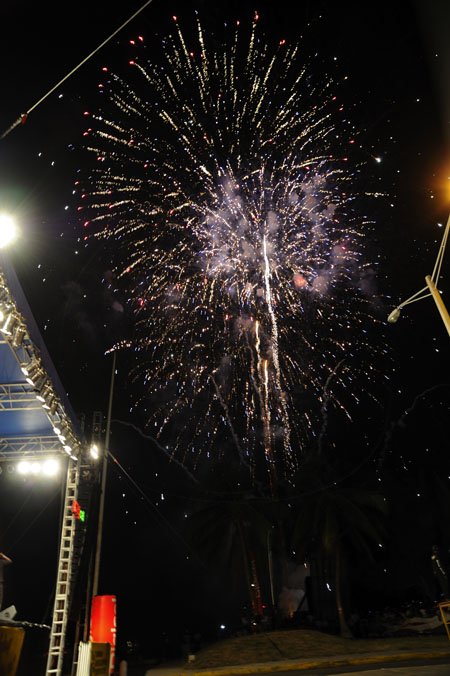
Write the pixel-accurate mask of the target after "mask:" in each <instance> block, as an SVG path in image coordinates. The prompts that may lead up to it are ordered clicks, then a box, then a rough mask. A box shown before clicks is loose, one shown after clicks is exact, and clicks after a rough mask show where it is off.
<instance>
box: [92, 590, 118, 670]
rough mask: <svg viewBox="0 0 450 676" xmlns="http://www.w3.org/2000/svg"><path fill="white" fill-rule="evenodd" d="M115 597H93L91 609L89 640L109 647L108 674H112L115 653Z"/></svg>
mask: <svg viewBox="0 0 450 676" xmlns="http://www.w3.org/2000/svg"><path fill="white" fill-rule="evenodd" d="M116 616H117V614H116V597H115V596H94V598H93V599H92V608H91V635H90V637H89V638H90V640H91V641H94V642H96V643H109V644H110V645H111V663H110V673H111V674H112V673H113V672H114V662H115V652H116V631H117V628H116Z"/></svg>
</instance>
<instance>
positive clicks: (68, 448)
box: [63, 444, 72, 455]
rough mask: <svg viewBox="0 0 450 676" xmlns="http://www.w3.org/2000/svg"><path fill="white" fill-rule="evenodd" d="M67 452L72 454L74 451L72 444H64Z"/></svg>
mask: <svg viewBox="0 0 450 676" xmlns="http://www.w3.org/2000/svg"><path fill="white" fill-rule="evenodd" d="M63 448H64V450H65V452H66V453H67V454H68V455H70V454H71V453H72V446H68V445H67V444H66V445H65V446H63Z"/></svg>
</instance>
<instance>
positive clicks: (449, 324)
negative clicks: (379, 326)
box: [388, 216, 450, 336]
mask: <svg viewBox="0 0 450 676" xmlns="http://www.w3.org/2000/svg"><path fill="white" fill-rule="evenodd" d="M449 231H450V216H449V217H448V220H447V225H446V226H445V230H444V234H443V236H442V242H441V244H440V247H439V251H438V255H437V258H436V262H435V264H434V269H433V273H432V274H431V275H427V276H426V277H425V282H426V286H425V287H424V288H423V289H420V291H417V293H415V294H414V295H413V296H410V298H407V299H406V300H405V301H403V302H402V303H400V305H397V307H396V308H394V309H393V310H392V312H391V313H390V314H389V316H388V322H389V323H391V324H394V323H395V322H396V321H397V320H398V318H399V317H400V311H401V310H402V308H404V307H405V305H409V304H410V303H415V302H416V301H418V300H422V299H423V298H428V297H429V296H431V297H432V298H433V300H434V302H435V303H436V307H437V309H438V311H439V314H440V315H441V319H442V321H443V322H444V326H445V328H446V329H447V333H448V335H449V336H450V315H449V313H448V310H447V308H446V307H445V304H444V301H443V300H442V296H441V294H440V292H439V290H438V288H437V283H438V280H439V276H440V273H441V266H442V260H443V258H444V252H445V247H446V244H447V240H448V235H449Z"/></svg>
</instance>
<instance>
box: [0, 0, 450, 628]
mask: <svg viewBox="0 0 450 676" xmlns="http://www.w3.org/2000/svg"><path fill="white" fill-rule="evenodd" d="M50 4H51V3H44V4H43V6H42V4H41V5H39V6H37V5H36V3H31V2H27V1H25V2H22V3H20V4H19V5H18V4H17V3H13V2H4V3H2V8H1V10H0V19H1V23H2V27H3V35H2V40H1V41H0V50H1V61H0V63H1V64H2V66H1V73H2V106H1V110H0V133H3V132H4V131H6V130H7V129H8V127H9V126H10V124H12V122H13V121H14V120H16V119H17V118H18V117H19V116H20V115H21V114H22V113H23V112H24V111H25V110H28V109H29V108H31V107H32V106H33V105H34V104H35V103H36V102H37V101H39V99H40V98H41V97H43V96H44V95H45V93H46V92H47V91H49V90H50V89H51V88H52V87H53V86H54V85H55V84H56V83H57V82H58V81H59V80H61V79H62V78H63V77H64V76H65V75H66V74H67V73H69V72H70V71H71V70H72V69H73V68H74V67H75V66H76V65H77V64H79V63H80V62H81V61H82V60H83V59H85V58H86V56H87V55H88V54H89V53H90V52H91V51H93V50H94V49H96V47H98V45H100V44H101V42H102V41H103V40H105V39H106V38H107V37H108V36H109V35H110V34H111V33H112V32H113V31H114V30H116V28H118V27H119V26H120V25H121V23H123V22H124V21H125V20H126V19H128V18H129V17H130V16H131V15H132V14H133V12H134V11H136V10H137V9H138V8H139V3H136V2H134V3H127V9H125V7H124V6H121V7H119V8H118V9H114V10H111V8H110V7H111V3H107V2H104V1H103V0H100V1H97V0H96V1H95V2H89V3H87V2H84V1H83V2H79V3H76V4H75V5H71V6H70V7H66V6H62V5H57V6H55V7H51V6H50ZM291 5H292V3H290V2H285V1H284V0H282V1H280V2H276V3H274V2H262V3H259V4H258V5H254V4H253V3H248V2H234V1H233V2H219V1H218V2H206V1H203V2H202V1H200V2H196V3H194V2H191V1H189V2H179V3H167V2H161V0H154V2H153V3H152V4H150V5H149V6H148V7H147V8H146V9H145V10H144V11H143V12H142V13H141V14H140V15H139V16H138V17H137V18H136V19H134V20H133V22H132V23H131V24H129V25H128V26H127V27H126V28H125V29H124V30H123V31H121V32H120V34H119V35H117V36H116V37H115V38H114V39H113V40H112V41H111V42H109V43H108V44H107V45H106V46H105V47H103V48H102V49H101V50H100V51H99V52H98V53H97V54H95V55H94V56H93V57H92V58H91V59H90V60H89V61H88V62H87V63H85V64H84V65H83V66H81V68H80V69H79V70H77V72H75V73H74V74H73V75H71V77H70V78H69V79H68V80H67V82H65V83H64V84H63V85H61V86H60V87H59V88H58V90H57V91H55V92H54V93H53V94H52V95H51V96H50V97H48V98H47V99H46V100H45V101H43V102H42V103H41V104H40V105H39V106H37V107H36V109H35V110H34V111H33V112H32V113H31V114H30V115H29V117H28V120H27V122H26V124H25V125H22V126H18V127H16V128H15V129H14V130H13V131H11V132H10V133H9V134H8V135H7V136H6V137H5V138H3V139H2V140H1V141H0V208H1V210H5V211H6V210H8V211H12V212H13V213H14V214H15V216H16V218H17V220H18V222H19V225H20V228H21V231H22V238H21V241H20V244H19V245H17V246H16V247H15V249H14V251H12V252H11V257H12V260H13V262H14V265H15V268H16V272H17V274H18V277H19V279H20V282H21V284H22V287H23V289H24V292H25V294H26V296H27V299H28V302H29V305H30V307H31V309H32V311H33V314H34V317H35V319H36V321H37V323H38V325H39V327H40V329H41V333H42V335H43V337H44V340H45V341H46V344H47V347H48V350H49V352H50V355H51V357H52V360H53V362H54V364H55V366H56V369H57V371H58V373H59V376H60V379H61V381H62V383H63V384H64V387H65V389H66V391H67V393H68V395H69V398H70V400H71V403H72V406H73V408H74V410H75V412H76V413H77V415H78V416H80V417H82V416H84V418H83V419H84V420H85V425H86V431H87V434H88V435H89V431H90V426H91V421H92V414H93V412H94V411H103V413H104V414H105V415H106V409H107V401H108V391H109V379H110V368H111V357H110V356H109V355H108V356H105V352H106V351H107V350H108V349H109V348H110V347H111V346H112V345H113V344H114V343H115V342H116V341H118V340H120V339H121V338H126V337H128V336H130V335H131V334H132V332H133V314H132V310H131V306H130V304H129V303H128V302H127V295H126V292H125V290H124V289H123V288H122V287H121V284H120V283H119V282H118V281H117V280H116V279H115V277H114V275H113V272H112V270H113V265H114V251H112V250H109V249H108V246H107V244H104V243H101V244H99V245H96V244H95V243H94V244H92V243H91V242H89V245H88V246H86V245H85V242H84V241H83V237H84V232H83V227H82V219H81V218H80V216H79V215H77V201H76V196H74V194H73V190H74V182H75V181H77V180H78V179H79V177H80V175H82V171H83V163H84V162H86V161H87V160H86V155H85V153H83V143H84V141H83V136H82V132H83V130H84V129H85V128H86V119H85V118H84V116H83V112H84V111H86V110H90V111H91V110H95V109H96V107H98V106H99V101H100V96H99V93H98V86H97V85H98V82H99V81H100V79H101V69H102V67H104V66H108V67H110V68H114V69H117V70H118V71H119V72H121V73H122V74H124V73H126V72H127V71H126V64H127V61H128V60H129V58H130V54H131V51H130V44H129V40H130V39H135V38H136V36H137V35H142V36H143V37H144V40H145V43H146V45H147V48H148V54H149V56H151V55H155V58H157V56H158V50H159V49H161V48H162V43H161V39H160V36H161V35H164V34H165V33H166V32H167V31H169V30H170V29H171V16H172V15H173V14H176V15H177V16H178V18H179V21H180V24H182V22H183V16H184V15H190V13H191V11H192V9H198V11H199V17H200V20H202V21H203V20H204V21H205V23H206V24H207V25H208V26H211V28H212V29H214V27H215V26H220V25H221V24H223V22H224V21H225V20H227V21H231V20H234V19H241V20H249V18H251V17H252V16H253V13H254V11H255V10H258V11H259V13H260V16H261V19H260V21H261V26H262V30H263V32H264V33H265V34H266V35H267V36H269V38H270V39H272V40H275V41H279V40H283V39H286V40H287V41H288V42H289V41H295V40H297V39H300V40H301V44H302V45H303V50H304V53H305V55H306V56H307V57H308V56H309V57H311V56H312V55H316V54H317V55H318V56H317V58H315V59H314V61H313V63H314V67H315V68H317V69H319V68H323V71H324V72H325V73H326V72H328V73H329V74H332V75H333V77H334V76H337V75H338V76H339V77H342V76H343V75H348V81H346V84H345V87H343V89H342V99H343V103H344V104H345V106H346V107H347V108H348V110H349V113H348V116H349V118H350V119H351V120H352V122H353V123H354V124H355V125H356V127H357V129H358V130H359V131H358V149H357V152H356V155H357V158H358V162H362V166H363V169H362V178H361V175H360V176H359V181H362V182H363V183H364V186H368V189H369V190H370V191H371V192H374V191H377V192H379V193H383V196H382V197H379V198H377V199H373V200H368V201H367V202H366V206H365V210H366V213H368V216H369V217H370V219H371V221H372V222H373V227H372V229H371V232H370V235H369V241H365V242H364V244H365V247H366V250H367V252H368V253H369V254H370V256H371V257H372V258H373V260H375V261H376V262H377V267H376V283H375V287H374V297H375V296H376V299H377V300H376V305H377V310H376V316H377V319H378V323H377V325H376V328H374V335H373V340H374V343H375V344H376V345H377V346H378V348H377V350H376V354H375V355H373V354H372V355H371V357H370V359H371V364H372V365H373V368H374V370H373V371H371V372H370V377H368V379H367V386H368V389H369V390H370V391H371V393H372V394H373V398H367V399H365V398H363V400H362V403H361V405H360V406H359V407H358V406H357V405H355V406H354V407H353V409H352V420H353V422H352V423H351V424H350V423H348V422H347V423H346V422H345V421H342V420H341V421H340V422H338V421H337V419H336V420H334V419H333V420H331V421H330V433H331V430H334V432H335V447H336V452H337V453H342V454H344V453H347V456H346V457H345V459H344V458H343V460H345V461H344V462H343V466H345V472H346V473H347V474H351V473H352V472H353V471H356V468H357V467H359V466H360V465H364V463H367V464H370V463H375V462H378V466H379V467H380V468H381V470H382V469H383V466H384V465H387V466H392V467H395V468H397V469H398V471H399V472H400V470H402V471H404V474H405V476H407V480H406V479H405V483H404V485H402V486H401V490H404V491H406V492H408V491H410V495H409V496H407V497H405V500H408V501H409V502H408V504H413V503H414V508H413V509H414V511H413V516H412V520H414V519H417V521H416V527H417V532H416V537H417V538H418V540H419V542H420V546H419V550H420V555H421V556H424V555H425V556H426V552H427V551H428V548H429V547H430V546H431V544H432V543H431V542H429V541H428V540H427V538H428V537H432V536H433V537H438V538H440V539H441V542H440V544H442V545H445V546H446V547H450V540H449V539H448V534H447V535H445V527H444V525H443V523H438V524H437V525H436V522H433V523H434V528H435V530H434V531H432V534H427V533H426V529H427V524H428V523H429V522H428V521H427V520H426V519H424V521H423V523H422V522H421V521H420V515H421V514H422V513H424V512H427V513H428V512H432V513H433V514H434V515H435V516H434V517H433V518H435V519H436V520H437V521H439V519H440V518H441V517H440V515H439V513H438V514H437V515H436V510H434V509H432V508H431V507H430V505H429V504H427V505H426V506H424V505H422V504H421V500H423V501H425V502H426V500H427V499H428V498H427V497H426V495H427V485H426V476H427V471H426V470H427V469H429V470H430V471H431V470H433V471H436V472H437V473H438V474H439V475H440V476H441V477H442V479H443V480H445V482H447V484H448V482H449V481H450V462H449V459H448V455H449V453H448V435H446V433H445V432H446V429H445V425H446V422H448V416H449V409H450V375H449V373H450V371H449V367H450V360H449V343H448V338H449V337H448V335H447V333H446V331H445V327H444V325H443V323H442V321H441V319H440V317H439V314H438V312H437V310H436V307H435V305H434V303H433V301H432V299H430V298H428V299H426V300H423V301H420V302H419V303H417V304H413V305H412V306H409V307H407V308H405V310H403V312H402V316H401V318H400V320H399V321H398V323H397V324H394V325H390V324H387V321H386V320H387V316H388V314H389V312H390V311H391V310H392V309H393V308H394V307H395V306H396V305H397V304H398V303H399V302H401V301H402V300H405V299H406V298H407V297H409V296H410V295H412V294H413V293H415V292H416V291H418V290H419V289H420V288H422V287H423V286H424V285H425V282H424V278H425V275H427V274H431V272H432V268H433V265H434V261H435V258H436V254H437V251H438V246H439V243H440V239H441V236H442V232H443V227H442V224H445V223H446V220H447V217H448V213H449V205H450V94H449V91H448V87H447V83H448V81H449V78H450V50H449V47H448V39H447V38H448V28H449V26H450V10H449V8H448V7H447V6H446V5H447V3H445V2H443V1H440V0H435V1H433V2H431V3H430V2H423V1H422V2H416V3H414V2H398V3H390V2H385V1H384V0H383V1H382V2H378V3H356V2H341V3H331V2H330V3H326V2H304V3H297V6H296V9H295V10H293V9H292V8H291ZM319 74H320V73H319ZM350 160H351V158H350ZM379 160H380V161H379ZM367 205H369V206H367ZM439 224H441V225H439ZM449 255H450V254H449V253H448V252H447V258H446V259H445V260H444V265H443V274H442V279H441V281H440V284H439V287H440V288H441V290H442V291H443V292H444V296H443V298H444V301H445V300H446V292H447V291H448V276H447V270H448V265H449V261H448V256H449ZM375 334H376V335H375ZM370 339H371V337H370V336H369V342H370ZM128 365H129V363H128V361H127V358H126V357H123V358H121V356H120V355H119V357H118V373H117V377H116V382H115V397H114V405H113V414H112V418H113V422H112V426H111V430H112V433H111V440H110V450H111V453H112V454H113V456H114V457H115V458H116V459H117V460H118V463H119V464H117V463H116V464H114V463H111V464H110V465H109V469H108V490H107V501H106V517H105V531H104V541H103V559H102V562H103V567H102V571H101V580H100V589H99V591H100V593H114V594H117V597H118V608H119V633H120V632H121V631H122V632H123V633H122V638H124V637H125V635H127V636H128V635H130V636H137V637H139V638H140V639H141V640H146V638H147V637H148V636H149V635H150V634H155V633H159V634H161V632H163V631H166V632H167V633H168V634H169V635H170V636H171V637H172V638H173V637H174V638H173V640H177V635H178V634H177V632H178V633H179V632H181V631H182V630H183V629H184V628H186V627H187V626H190V627H191V628H192V629H195V628H196V627H197V628H199V629H200V630H201V631H202V632H204V633H207V631H208V630H209V631H210V633H211V635H213V634H214V632H215V631H216V630H217V627H218V626H219V624H220V622H222V621H224V622H226V623H228V622H229V621H231V622H233V621H235V616H234V614H233V613H234V605H233V603H232V602H231V601H230V599H229V596H228V594H227V591H226V589H224V587H223V585H222V580H221V578H220V575H219V574H218V571H215V570H211V569H209V570H208V567H207V566H206V565H205V562H204V561H203V560H202V558H201V556H200V555H199V554H198V552H196V551H195V550H194V549H193V548H192V547H191V546H190V545H189V544H188V542H187V538H186V535H185V531H184V527H183V524H184V521H185V513H186V512H187V511H189V505H190V498H191V497H192V496H193V495H194V494H195V495H196V496H197V497H198V496H201V497H202V499H211V495H212V494H213V490H216V488H217V486H220V482H219V481H218V477H217V476H215V474H214V472H215V470H214V459H213V458H212V459H210V460H209V461H208V462H207V463H203V462H202V463H200V465H199V467H198V473H197V474H196V473H195V471H193V472H192V473H191V470H190V471H189V472H187V471H184V470H183V468H182V467H181V466H180V464H177V463H176V462H172V463H169V462H168V460H167V457H166V456H165V455H164V453H163V452H162V450H161V449H160V448H159V447H158V445H157V444H155V443H154V442H153V441H152V440H151V439H149V438H147V439H146V438H145V434H146V433H147V432H146V431H145V429H144V423H145V420H144V418H143V417H142V414H141V413H140V412H139V411H133V412H130V407H131V402H132V401H134V400H135V399H136V397H139V392H136V391H133V386H132V384H131V382H130V379H129V378H128V372H127V367H128ZM360 386H361V383H360ZM362 389H364V387H362ZM300 403H301V405H303V403H305V402H300ZM306 404H307V402H306ZM344 449H346V450H344ZM5 474H6V473H5ZM5 474H4V475H3V476H2V477H1V478H0V482H1V483H0V509H1V513H2V517H3V518H2V522H1V528H0V549H1V550H3V551H5V552H6V553H7V554H8V555H10V556H11V558H13V559H14V566H13V567H11V569H10V570H9V571H8V573H9V576H8V579H9V587H8V588H7V599H6V600H7V601H9V602H10V603H14V604H15V605H16V607H17V609H18V613H19V616H20V619H26V620H29V621H33V622H44V621H45V622H47V623H49V621H50V612H51V593H52V584H53V580H54V578H52V577H51V575H52V571H53V570H56V568H55V567H56V554H57V535H58V522H59V511H58V510H59V490H60V489H59V487H58V486H56V485H53V486H45V487H43V486H42V485H40V484H39V485H37V484H34V485H31V484H30V483H23V481H22V480H21V481H22V483H21V481H19V480H18V479H17V478H15V479H13V478H11V477H9V478H8V477H7V476H5ZM406 486H407V487H406ZM220 490H221V491H223V485H222V486H221V487H220ZM399 491H400V487H399ZM218 494H219V493H217V492H216V493H214V495H216V496H217V495H218ZM221 495H224V493H221ZM414 500H415V502H414ZM442 518H444V517H442ZM406 531H408V529H407V528H406V530H404V531H403V532H406ZM408 532H409V531H408ZM411 537H412V536H411ZM42 544H44V546H42ZM399 547H400V545H399ZM406 548H407V547H406V545H405V551H406ZM400 558H401V556H400ZM31 561H32V563H33V567H32V569H31V567H30V562H31ZM404 564H405V566H406V565H407V561H404ZM49 571H50V572H49ZM55 577H56V575H55ZM38 578H39V579H40V580H41V581H42V583H39V584H38V583H37V579H38Z"/></svg>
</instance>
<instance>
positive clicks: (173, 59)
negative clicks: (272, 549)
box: [83, 16, 370, 485]
mask: <svg viewBox="0 0 450 676" xmlns="http://www.w3.org/2000/svg"><path fill="white" fill-rule="evenodd" d="M257 19H258V17H256V16H255V18H254V20H253V22H252V25H251V29H250V31H249V36H248V32H247V37H245V30H244V29H243V28H242V27H241V26H239V25H238V26H237V27H236V28H233V29H229V30H227V31H225V37H224V39H223V43H221V44H220V45H219V46H217V44H213V45H212V46H209V41H208V40H207V36H206V34H205V33H204V31H203V29H202V26H201V23H200V22H199V21H196V30H195V34H194V36H192V35H190V38H187V37H184V35H183V32H182V31H181V29H180V27H179V25H178V22H177V21H176V20H175V30H174V31H173V32H172V33H170V34H169V37H167V38H165V39H164V41H163V44H162V47H163V48H162V51H161V55H160V59H159V61H158V63H154V62H151V63H144V62H143V60H142V61H141V58H135V59H134V60H133V61H131V62H130V67H131V69H132V72H131V74H130V77H129V78H127V79H123V78H119V77H118V76H116V75H110V74H109V73H108V74H107V75H105V81H104V82H103V83H102V85H101V90H102V92H103V94H104V95H106V96H107V98H108V103H107V105H106V106H105V107H104V111H103V112H102V113H101V114H96V115H94V116H93V119H94V124H93V125H92V128H91V129H89V130H88V132H86V135H87V139H88V142H87V147H88V149H89V150H90V151H92V152H93V153H95V157H96V159H97V166H96V168H95V169H94V170H93V172H92V173H91V175H90V176H89V190H87V189H86V190H85V191H84V200H83V213H84V214H86V215H85V216H84V219H85V226H86V228H87V233H88V234H87V237H88V238H89V237H90V236H91V234H92V236H95V237H98V238H104V239H106V240H109V241H111V244H112V245H113V249H114V253H115V254H116V255H117V257H116V273H117V275H118V276H119V277H121V278H122V279H123V280H124V282H126V286H127V288H128V289H129V298H128V302H129V305H130V307H131V308H132V309H133V311H134V314H135V333H134V337H133V339H132V340H131V341H129V342H128V343H127V344H126V347H127V348H130V349H132V350H133V351H134V355H135V359H136V363H135V367H134V369H133V378H134V380H135V381H136V383H139V384H140V386H141V387H139V388H137V389H136V391H138V392H140V395H139V396H138V397H137V401H136V406H138V405H140V406H142V407H143V408H144V409H146V410H147V412H148V421H149V422H148V424H149V426H152V427H153V431H154V432H155V433H156V434H157V436H158V438H160V439H162V440H166V441H168V440H170V443H171V448H172V451H171V452H173V453H174V454H177V457H178V458H181V460H182V462H184V463H186V464H187V465H190V466H194V467H195V465H196V463H197V462H198V461H199V459H200V458H201V457H211V456H212V455H213V454H220V453H221V452H230V446H231V445H234V447H235V449H236V451H237V454H238V456H239V458H240V460H241V462H242V463H243V464H244V465H246V466H247V467H251V468H252V471H253V472H254V473H255V472H257V471H258V467H260V466H261V465H263V466H264V467H265V471H266V472H268V475H269V476H270V481H271V484H272V485H274V484H275V483H276V481H277V479H278V478H281V477H283V478H284V479H285V478H289V476H291V475H292V474H293V472H294V471H295V470H296V469H297V467H298V464H299V462H300V460H301V455H302V449H303V448H304V446H305V445H307V444H308V442H309V440H310V439H311V437H314V436H317V431H316V427H317V421H318V418H319V417H320V411H321V406H322V398H323V388H324V384H325V383H328V382H329V380H330V376H331V374H334V372H335V369H336V366H337V364H339V363H340V362H341V361H342V359H343V357H344V356H345V357H346V359H347V360H349V359H351V356H352V354H353V351H354V349H355V346H356V344H357V343H359V345H358V349H361V348H363V349H364V335H365V334H364V333H359V330H360V328H361V327H362V326H363V324H366V323H368V322H369V321H370V320H369V318H368V313H367V307H368V305H369V303H368V300H367V298H365V297H364V293H363V292H362V291H361V289H359V290H358V285H359V282H360V279H361V278H362V277H363V275H364V274H365V268H366V267H367V264H365V263H364V261H363V257H362V254H361V251H360V242H361V239H362V237H363V236H364V235H365V230H366V226H367V225H368V221H367V219H366V218H365V217H363V216H361V215H358V216H355V214H354V211H353V208H352V207H353V201H354V197H353V195H352V191H351V185H352V172H351V171H350V170H349V168H348V164H349V163H348V161H347V158H346V157H345V148H346V147H347V144H348V143H353V142H354V141H353V139H354V133H355V131H354V129H353V127H352V125H351V124H350V123H349V122H348V120H346V119H345V118H344V116H343V112H342V106H341V105H340V104H339V102H338V99H337V96H336V93H335V85H334V84H333V82H332V80H331V79H324V80H323V82H322V83H317V82H316V80H315V78H313V77H312V76H311V72H310V68H309V67H308V65H307V64H305V63H304V61H303V57H302V55H301V54H300V50H299V46H298V45H293V46H289V45H287V44H286V41H285V40H281V41H280V42H279V44H278V46H277V48H276V49H274V50H273V51H272V50H271V48H270V47H269V45H268V44H265V43H264V42H263V40H262V39H261V38H260V36H259V34H258V20H257ZM242 33H244V37H241V35H242ZM191 42H192V47H191V46H189V47H188V44H189V45H190V43H191ZM211 42H213V43H214V40H212V39H211ZM106 111H107V112H106ZM351 329H353V330H351ZM348 373H349V370H348V369H345V368H341V369H340V370H339V373H338V374H336V375H335V377H334V378H333V385H334V387H333V389H332V388H331V385H330V386H329V387H327V393H326V396H327V402H328V403H330V402H334V403H335V405H336V407H337V408H342V409H345V406H346V404H343V403H342V401H341V398H340V394H342V392H343V390H344V389H345V387H348V386H349V381H348V379H347V380H346V377H347V378H348ZM345 400H346V401H347V402H348V400H349V396H348V394H347V396H346V397H345ZM261 458H262V460H261Z"/></svg>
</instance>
